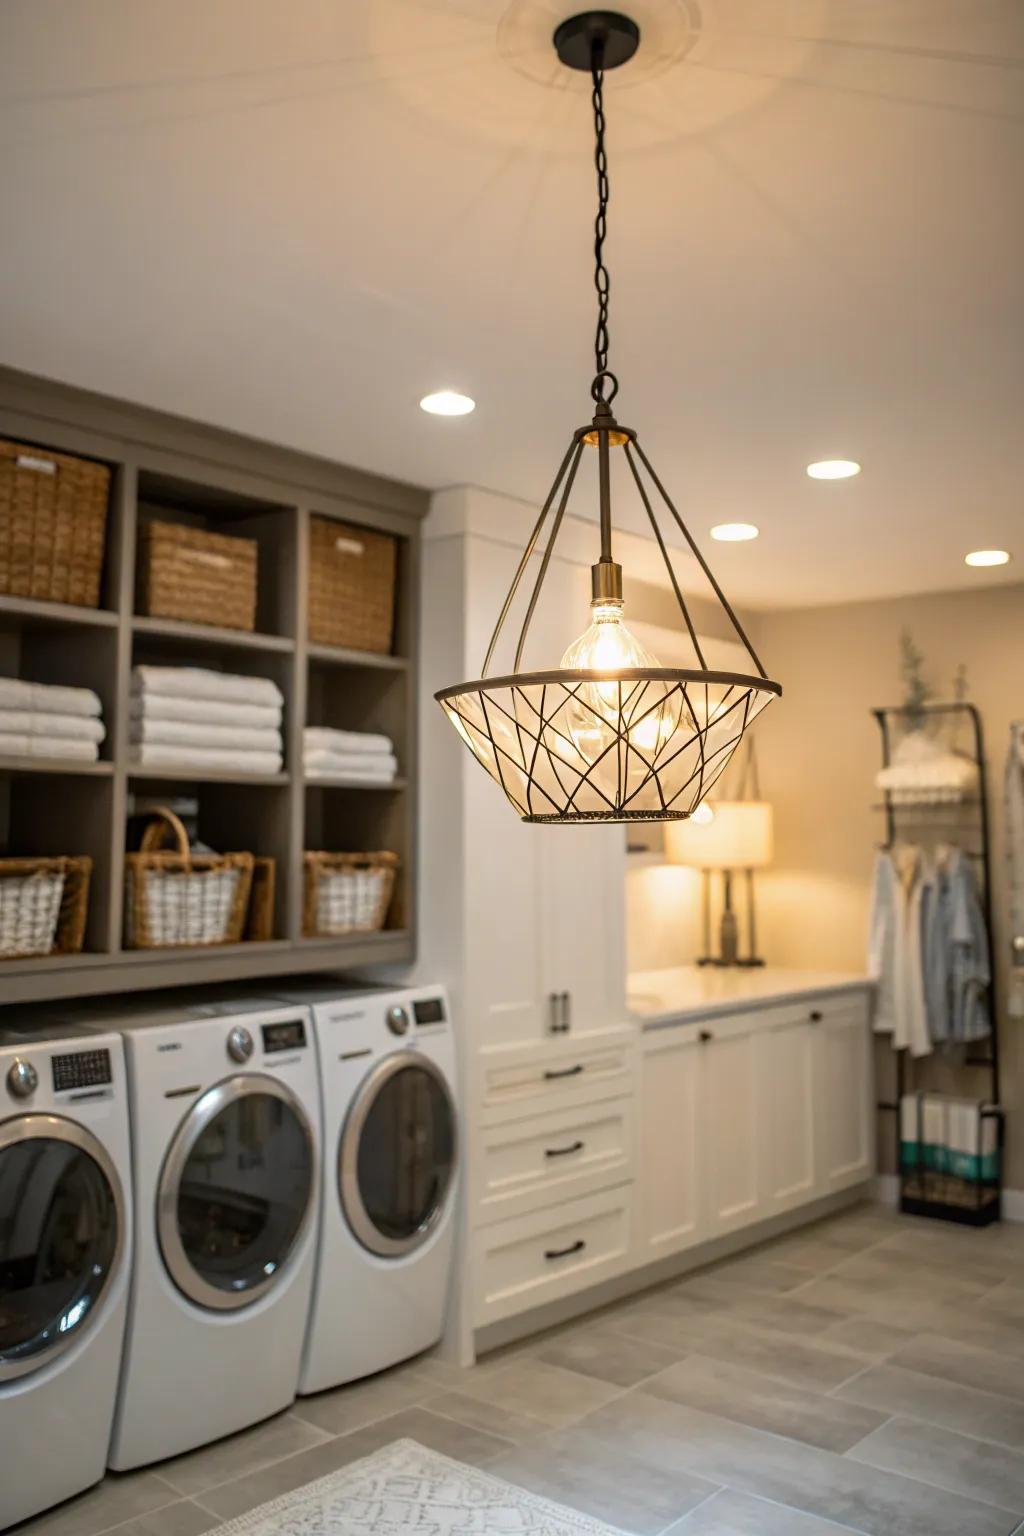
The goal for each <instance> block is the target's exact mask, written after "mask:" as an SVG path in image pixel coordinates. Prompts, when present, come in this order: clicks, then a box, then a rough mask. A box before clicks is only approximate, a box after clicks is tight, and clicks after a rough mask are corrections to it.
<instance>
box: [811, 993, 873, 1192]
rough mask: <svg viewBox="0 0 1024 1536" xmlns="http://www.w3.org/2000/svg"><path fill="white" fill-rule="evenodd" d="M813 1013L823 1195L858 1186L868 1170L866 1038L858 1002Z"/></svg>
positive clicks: (818, 1154)
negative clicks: (816, 1016)
mask: <svg viewBox="0 0 1024 1536" xmlns="http://www.w3.org/2000/svg"><path fill="white" fill-rule="evenodd" d="M817 1011H819V1012H820V1013H821V1015H822V1016H821V1018H820V1019H819V1020H817V1021H816V1023H815V1026H814V1079H815V1089H814V1096H815V1103H816V1105H817V1108H818V1115H817V1127H818V1133H817V1137H816V1161H817V1166H818V1185H819V1187H820V1189H821V1192H822V1193H823V1194H827V1193H830V1192H831V1191H833V1190H840V1189H846V1188H848V1187H849V1186H850V1185H851V1184H859V1183H860V1182H861V1180H862V1179H866V1178H868V1177H869V1175H870V1174H871V1172H872V1171H873V1167H874V1156H873V1151H872V1125H873V1114H872V1104H871V1081H872V1079H871V1037H870V1034H869V1031H868V1028H867V1022H866V1017H865V1009H864V1007H863V1005H862V1004H858V1003H856V1002H854V1003H852V1004H850V1005H848V1006H846V1007H843V1008H838V1009H835V1010H824V1009H822V1010H817Z"/></svg>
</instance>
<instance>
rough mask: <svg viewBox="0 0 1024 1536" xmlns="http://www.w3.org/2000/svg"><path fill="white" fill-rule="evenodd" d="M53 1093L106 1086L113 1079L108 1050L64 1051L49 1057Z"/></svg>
mask: <svg viewBox="0 0 1024 1536" xmlns="http://www.w3.org/2000/svg"><path fill="white" fill-rule="evenodd" d="M51 1067H52V1070H53V1091H54V1093H67V1092H69V1091H73V1090H76V1089H82V1088H108V1087H109V1086H110V1084H111V1083H112V1082H113V1081H114V1075H113V1072H112V1071H111V1068H110V1052H109V1051H108V1050H106V1049H102V1050H98V1051H64V1052H62V1053H61V1055H59V1056H53V1057H51Z"/></svg>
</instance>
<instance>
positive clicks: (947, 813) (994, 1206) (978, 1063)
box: [871, 703, 1005, 1227]
mask: <svg viewBox="0 0 1024 1536" xmlns="http://www.w3.org/2000/svg"><path fill="white" fill-rule="evenodd" d="M871 713H872V714H873V715H874V717H875V719H876V720H877V722H878V728H879V731H880V733H881V738H882V766H883V767H884V768H888V767H889V765H890V763H891V761H892V745H893V725H894V723H895V722H898V721H899V720H903V721H904V722H906V721H908V720H917V719H920V718H922V717H927V718H929V719H933V720H934V719H940V720H941V719H943V718H945V719H948V720H950V721H951V722H952V727H953V730H952V735H953V739H954V740H955V738H956V731H957V724H958V722H960V721H963V722H965V723H966V724H967V725H968V726H969V728H970V740H971V747H972V750H971V751H968V752H967V753H965V754H964V755H965V756H967V757H968V758H969V759H970V761H972V762H973V763H974V764H975V766H976V767H977V770H978V781H977V788H976V789H975V791H974V792H973V793H972V794H971V795H969V796H967V797H965V798H964V799H963V800H959V801H956V802H950V803H946V802H935V803H931V804H929V803H919V802H917V803H910V804H905V803H900V802H899V801H896V802H894V801H893V798H892V795H891V794H890V793H889V792H888V791H886V792H885V798H884V800H883V802H882V804H881V805H879V806H878V807H877V809H878V810H879V811H881V812H883V813H884V815H885V842H884V843H883V844H882V845H881V846H882V848H883V849H890V848H892V847H893V846H894V845H895V844H896V843H898V842H908V843H913V842H920V841H921V839H922V835H925V836H930V837H931V838H933V839H934V840H935V841H941V842H944V843H950V844H953V845H954V846H955V847H957V848H959V849H960V851H961V852H962V853H963V854H965V855H966V856H967V857H968V858H970V859H971V861H972V863H973V865H974V868H975V872H976V875H977V879H978V895H979V899H980V901H981V908H982V912H983V914H984V918H985V933H986V943H987V947H988V956H987V958H988V968H989V975H990V977H991V982H990V984H989V990H988V1002H989V1012H990V1015H991V1019H992V1032H991V1034H990V1035H989V1037H988V1040H987V1042H982V1044H985V1045H987V1047H988V1049H987V1051H984V1052H977V1051H975V1050H973V1049H969V1050H968V1053H967V1055H966V1056H965V1058H964V1060H963V1065H964V1066H968V1067H973V1068H976V1069H981V1070H982V1071H985V1072H987V1073H988V1087H989V1091H988V1094H987V1095H986V1098H987V1101H988V1107H987V1108H984V1109H983V1110H982V1112H981V1115H980V1117H979V1127H978V1140H979V1145H978V1148H977V1154H978V1168H979V1172H980V1170H981V1166H982V1154H983V1147H984V1125H983V1122H984V1121H985V1120H995V1121H996V1123H997V1129H996V1172H995V1177H994V1178H989V1179H982V1178H981V1177H979V1178H978V1179H977V1180H973V1181H970V1182H968V1181H965V1180H957V1179H953V1178H951V1177H949V1176H948V1175H944V1174H939V1173H933V1172H930V1171H928V1170H927V1169H925V1168H924V1166H923V1164H922V1165H918V1166H915V1167H912V1168H908V1167H907V1166H905V1165H904V1161H903V1157H902V1155H901V1153H902V1149H901V1142H902V1136H901V1123H900V1121H901V1108H900V1106H901V1103H902V1100H903V1097H904V1094H906V1093H913V1092H915V1091H916V1089H917V1087H918V1086H919V1085H918V1083H917V1081H916V1079H917V1074H916V1072H915V1066H916V1063H915V1060H914V1058H913V1057H912V1056H911V1054H910V1052H909V1050H897V1049H895V1047H894V1055H895V1057H896V1100H895V1103H893V1102H891V1101H889V1100H883V1101H881V1102H880V1103H879V1104H878V1109H879V1110H881V1111H884V1112H886V1113H891V1114H892V1115H893V1116H894V1123H895V1127H896V1133H895V1144H896V1166H897V1168H898V1169H899V1179H900V1209H901V1210H902V1211H905V1212H907V1213H909V1214H910V1215H915V1216H933V1217H937V1218H939V1219H940V1220H943V1221H955V1222H958V1223H960V1224H961V1225H966V1226H975V1227H983V1226H988V1225H989V1223H990V1222H993V1221H998V1220H999V1219H1000V1217H1001V1214H1002V1195H1003V1150H1004V1149H1003V1142H1004V1131H1005V1126H1004V1118H1003V1111H1002V1109H1001V1107H1000V1105H999V1006H998V1004H999V984H998V979H997V976H996V970H995V962H994V956H993V934H992V879H991V871H990V860H991V848H990V842H989V811H988V788H987V784H986V778H985V741H984V733H983V731H982V724H981V716H980V714H979V713H978V710H977V709H976V707H975V706H974V705H973V704H965V703H956V704H925V705H920V706H915V707H913V708H908V707H907V706H905V705H900V706H890V707H887V708H883V709H874V710H872V711H871ZM926 1059H927V1058H926ZM922 1118H923V1116H922V1108H921V1105H920V1103H919V1104H918V1127H917V1133H918V1135H917V1145H918V1148H919V1149H922V1148H923V1146H924V1135H923V1126H922V1123H921V1122H922ZM919 1156H923V1152H921V1151H920V1150H919ZM954 1194H955V1196H956V1198H954Z"/></svg>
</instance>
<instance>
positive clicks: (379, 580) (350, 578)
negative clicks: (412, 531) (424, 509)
mask: <svg viewBox="0 0 1024 1536" xmlns="http://www.w3.org/2000/svg"><path fill="white" fill-rule="evenodd" d="M395 563H396V544H395V540H394V539H393V538H392V537H391V535H390V534H388V533H371V532H370V530H369V529H367V528H355V527H353V526H352V525H350V524H349V523H336V522H334V521H333V519H331V518H329V517H312V518H310V522H309V638H310V640H312V641H313V643H314V645H342V646H346V647H348V648H349V649H350V650H353V651H378V652H381V653H383V654H387V653H389V652H390V650H391V636H392V631H393V629H394V623H395Z"/></svg>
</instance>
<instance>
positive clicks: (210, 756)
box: [128, 741, 281, 774]
mask: <svg viewBox="0 0 1024 1536" xmlns="http://www.w3.org/2000/svg"><path fill="white" fill-rule="evenodd" d="M128 756H129V759H130V760H131V762H132V763H134V764H136V765H137V766H138V767H140V768H173V769H175V770H185V771H187V770H189V769H191V768H195V769H200V770H201V769H203V768H208V769H216V770H217V771H218V772H220V771H224V772H228V773H253V774H262V773H280V771H281V754H280V752H248V751H244V750H243V751H233V750H231V749H230V748H227V747H224V748H215V747H209V748H208V747H190V746H173V745H171V743H170V742H162V741H143V742H136V743H135V744H134V745H133V746H131V747H129V749H128Z"/></svg>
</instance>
